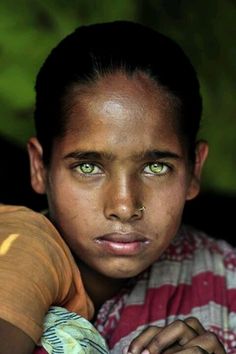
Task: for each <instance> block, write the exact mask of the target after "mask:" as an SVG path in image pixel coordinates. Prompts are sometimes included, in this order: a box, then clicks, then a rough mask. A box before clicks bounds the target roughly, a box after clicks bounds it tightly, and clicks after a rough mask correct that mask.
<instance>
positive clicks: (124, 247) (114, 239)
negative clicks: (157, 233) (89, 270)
mask: <svg viewBox="0 0 236 354" xmlns="http://www.w3.org/2000/svg"><path fill="white" fill-rule="evenodd" d="M95 242H96V243H97V245H98V246H99V247H101V248H102V249H103V250H104V251H105V252H108V253H110V254H113V255H117V256H134V255H137V254H139V253H140V252H142V251H143V250H144V249H145V248H146V247H147V246H148V245H149V244H150V240H148V239H147V238H146V237H145V236H144V235H142V234H139V233H133V232H132V233H109V234H106V235H102V236H99V237H97V238H96V239H95Z"/></svg>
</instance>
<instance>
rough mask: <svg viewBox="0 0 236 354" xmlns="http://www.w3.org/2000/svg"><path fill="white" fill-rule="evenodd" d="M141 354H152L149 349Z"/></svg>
mask: <svg viewBox="0 0 236 354" xmlns="http://www.w3.org/2000/svg"><path fill="white" fill-rule="evenodd" d="M141 354H150V352H149V350H148V349H144V350H143V351H142V352H141Z"/></svg>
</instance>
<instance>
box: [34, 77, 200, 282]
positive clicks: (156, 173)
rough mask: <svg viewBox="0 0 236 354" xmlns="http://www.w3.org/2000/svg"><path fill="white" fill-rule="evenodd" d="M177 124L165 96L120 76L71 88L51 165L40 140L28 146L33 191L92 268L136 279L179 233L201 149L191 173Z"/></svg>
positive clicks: (135, 79)
mask: <svg viewBox="0 0 236 354" xmlns="http://www.w3.org/2000/svg"><path fill="white" fill-rule="evenodd" d="M174 122H175V112H174V110H172V109H171V104H170V98H168V95H167V94H166V93H165V92H163V91H162V90H161V89H158V88H157V87H156V86H155V85H154V83H152V81H151V80H149V79H148V78H146V77H145V76H142V75H136V76H134V77H129V78H128V77H126V76H125V75H123V74H118V73H117V74H113V75H112V77H105V78H102V79H99V81H98V82H97V83H94V84H93V85H92V86H90V87H89V88H87V89H86V88H83V89H80V90H79V89H78V90H77V91H76V90H75V91H74V93H73V102H72V108H71V111H70V116H69V119H68V123H67V130H66V134H65V135H64V137H63V138H60V139H57V140H56V141H55V143H54V146H53V151H52V159H51V163H50V166H49V168H48V169H46V168H45V167H44V166H43V163H42V149H41V147H40V145H39V143H38V142H37V141H36V140H35V139H32V140H31V142H30V143H29V151H30V155H31V171H32V184H33V187H34V188H35V190H36V191H37V192H39V193H43V192H46V193H47V196H48V201H49V210H50V216H51V219H52V220H53V221H54V223H55V224H56V225H57V227H58V229H59V230H60V232H61V234H62V236H63V238H64V239H65V241H66V243H67V244H68V245H69V247H70V248H71V250H72V251H73V253H74V254H75V255H76V258H77V259H78V262H81V263H83V265H84V266H85V267H87V268H88V269H92V270H93V271H95V272H97V273H100V274H102V275H104V276H107V277H111V278H128V277H132V276H134V275H137V274H139V273H140V272H141V271H143V270H144V269H146V268H147V267H148V266H149V265H150V264H152V263H153V262H154V261H155V260H157V259H158V257H160V255H161V254H162V253H163V251H164V250H165V249H166V247H167V246H168V245H169V243H170V242H171V240H172V239H173V237H174V236H175V235H176V233H177V231H178V228H179V225H180V221H181V216H182V211H183V207H184V204H185V201H186V199H191V198H193V197H194V196H195V195H196V194H197V193H198V182H197V181H198V178H197V177H199V175H200V170H201V166H202V163H203V160H204V158H205V155H206V154H204V153H199V154H198V157H199V158H198V162H197V165H196V166H195V168H194V170H192V169H191V168H190V166H189V162H188V158H187V151H186V149H185V146H184V145H183V144H182V143H181V137H179V136H178V135H177V131H178V129H177V128H176V124H174ZM203 150H204V149H203ZM199 161H200V162H199ZM142 207H144V208H145V209H144V208H142ZM141 209H143V210H141Z"/></svg>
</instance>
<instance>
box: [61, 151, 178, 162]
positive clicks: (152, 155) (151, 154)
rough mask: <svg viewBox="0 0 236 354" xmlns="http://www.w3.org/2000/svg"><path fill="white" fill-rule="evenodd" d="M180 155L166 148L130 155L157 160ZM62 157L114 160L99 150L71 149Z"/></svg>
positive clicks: (136, 157) (132, 157)
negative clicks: (71, 150)
mask: <svg viewBox="0 0 236 354" xmlns="http://www.w3.org/2000/svg"><path fill="white" fill-rule="evenodd" d="M180 158H181V156H180V155H178V154H176V153H174V152H172V151H168V150H146V151H144V152H139V153H137V154H134V155H132V156H131V159H132V160H135V161H142V160H159V159H174V160H178V159H180ZM64 159H74V160H110V161H111V160H114V159H115V155H114V154H113V153H107V152H100V151H73V152H70V153H69V154H67V155H66V156H65V157H64Z"/></svg>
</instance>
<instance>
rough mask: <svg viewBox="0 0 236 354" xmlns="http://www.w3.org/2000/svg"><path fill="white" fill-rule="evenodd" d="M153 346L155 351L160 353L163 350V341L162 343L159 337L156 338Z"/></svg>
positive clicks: (152, 343) (153, 340)
mask: <svg viewBox="0 0 236 354" xmlns="http://www.w3.org/2000/svg"><path fill="white" fill-rule="evenodd" d="M151 346H152V347H154V348H155V350H158V351H159V350H161V349H162V343H161V341H160V339H159V337H158V336H155V337H154V338H153V339H152V342H151Z"/></svg>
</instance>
